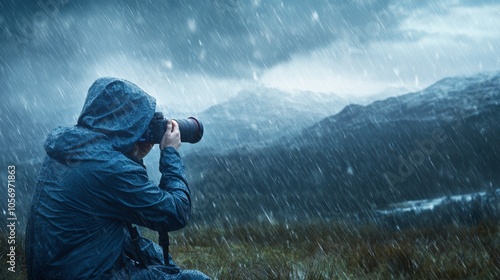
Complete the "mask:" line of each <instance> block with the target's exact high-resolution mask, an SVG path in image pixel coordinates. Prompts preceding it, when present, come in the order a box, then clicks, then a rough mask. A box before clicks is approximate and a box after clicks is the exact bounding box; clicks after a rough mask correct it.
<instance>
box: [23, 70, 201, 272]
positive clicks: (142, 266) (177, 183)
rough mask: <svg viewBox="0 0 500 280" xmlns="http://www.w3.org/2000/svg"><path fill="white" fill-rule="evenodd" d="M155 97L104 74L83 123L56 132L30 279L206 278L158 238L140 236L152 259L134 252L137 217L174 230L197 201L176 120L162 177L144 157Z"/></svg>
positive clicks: (38, 208)
mask: <svg viewBox="0 0 500 280" xmlns="http://www.w3.org/2000/svg"><path fill="white" fill-rule="evenodd" d="M155 107H156V100H155V99H154V98H153V97H151V96H149V95H148V94H147V93H145V92H144V91H143V90H141V89H140V88H139V87H137V86H136V85H134V84H133V83H130V82H128V81H125V80H120V79H115V78H101V79H98V80H97V81H95V82H94V84H93V85H92V86H91V87H90V89H89V91H88V95H87V97H86V100H85V104H84V106H83V110H82V112H81V115H80V117H79V118H78V122H77V125H76V126H73V127H66V128H63V127H58V128H56V129H55V130H53V131H52V132H51V133H50V134H49V136H48V138H47V140H46V142H45V144H44V148H45V151H46V152H47V155H46V157H45V159H44V162H43V165H42V167H41V170H40V173H39V176H38V179H37V184H36V187H35V191H34V195H33V199H32V205H31V210H30V214H29V218H28V224H27V228H26V245H25V246H26V258H27V269H28V278H29V279H123V278H126V279H209V278H208V277H207V276H206V275H204V274H203V273H201V272H199V271H188V270H181V269H179V267H178V266H177V265H176V264H175V263H174V262H173V261H171V259H170V261H169V262H168V263H167V264H165V263H163V255H162V251H161V249H160V248H159V246H158V245H157V244H156V243H153V242H151V241H149V240H147V239H145V238H143V237H141V238H142V239H141V241H142V244H141V249H142V251H143V253H144V254H145V255H146V256H148V257H147V258H146V259H154V260H155V261H149V262H148V263H139V260H137V257H134V256H137V254H139V253H138V250H135V251H134V246H133V245H132V241H131V234H130V232H129V229H130V225H131V224H135V225H140V226H144V227H148V228H150V229H153V230H155V231H164V232H169V231H174V230H178V229H181V228H183V227H185V226H186V224H187V222H188V220H189V213H190V209H191V201H190V191H189V188H188V185H187V182H186V177H185V173H184V166H183V164H182V161H181V158H180V156H179V154H178V152H177V148H179V146H180V132H179V129H178V127H177V124H176V123H175V122H174V121H169V123H168V128H167V132H166V133H165V135H164V136H163V139H162V141H161V143H160V149H161V156H160V172H161V174H162V175H161V180H160V184H159V185H154V184H153V183H152V182H151V181H150V180H149V178H148V175H147V173H146V169H145V167H144V165H143V163H142V158H143V157H144V156H145V155H146V154H147V153H148V152H149V151H150V150H151V148H152V144H145V143H143V142H138V140H139V139H140V137H141V136H142V134H143V132H145V130H146V128H147V127H148V125H149V123H150V121H151V119H152V118H153V114H154V112H155ZM169 257H170V256H169Z"/></svg>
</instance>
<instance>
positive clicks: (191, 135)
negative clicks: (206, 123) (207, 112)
mask: <svg viewBox="0 0 500 280" xmlns="http://www.w3.org/2000/svg"><path fill="white" fill-rule="evenodd" d="M175 121H176V122H177V123H178V124H179V130H180V132H181V142H187V143H198V142H199V141H200V140H201V137H203V125H202V124H201V122H200V121H198V120H197V119H196V118H194V117H189V118H187V119H176V120H175Z"/></svg>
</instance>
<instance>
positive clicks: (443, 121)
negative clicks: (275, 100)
mask: <svg viewBox="0 0 500 280" xmlns="http://www.w3.org/2000/svg"><path fill="white" fill-rule="evenodd" d="M451 81H452V82H451ZM499 113H500V73H489V74H480V75H477V76H474V77H456V78H449V79H445V80H442V81H440V82H437V83H436V84H434V85H432V86H431V87H429V88H427V89H425V90H423V91H421V92H415V93H409V94H406V95H402V96H399V97H392V98H388V99H386V100H383V101H376V102H374V103H372V104H370V105H367V106H361V105H349V106H347V107H346V108H344V109H343V110H342V111H341V112H340V113H338V114H336V115H333V116H330V117H328V118H325V119H323V120H322V121H320V122H318V123H317V124H315V125H312V126H310V127H308V128H305V129H303V130H302V131H300V132H299V133H297V134H295V136H287V137H283V138H281V139H279V140H276V141H274V142H273V143H272V145H269V146H267V147H264V148H260V149H251V148H248V149H238V150H233V151H232V152H230V153H227V154H222V155H221V154H219V155H215V154H198V155H196V156H191V157H189V156H188V157H187V158H186V165H187V166H189V168H190V174H191V181H192V182H193V183H192V185H193V186H195V187H194V188H195V189H196V192H198V195H197V196H195V201H196V202H195V207H197V209H198V210H200V211H199V212H198V214H202V213H203V214H204V215H206V214H209V215H213V216H214V217H217V218H219V219H222V220H223V219H236V220H237V219H241V218H242V217H246V218H252V219H274V218H280V219H292V220H293V219H300V217H311V216H315V217H332V216H335V215H337V214H339V213H341V212H345V211H349V212H350V211H359V210H364V209H365V210H366V209H377V208H380V207H384V206H386V205H388V204H391V203H395V202H399V201H404V200H409V199H424V198H427V197H429V196H437V195H451V194H459V193H464V192H469V191H478V190H482V189H483V188H484V186H486V185H488V186H489V185H493V186H498V185H500V174H499V173H498V170H499V168H500V142H499V141H498V139H499V135H500V122H499V121H500V114H499ZM196 192H195V193H196ZM196 205H198V206H196Z"/></svg>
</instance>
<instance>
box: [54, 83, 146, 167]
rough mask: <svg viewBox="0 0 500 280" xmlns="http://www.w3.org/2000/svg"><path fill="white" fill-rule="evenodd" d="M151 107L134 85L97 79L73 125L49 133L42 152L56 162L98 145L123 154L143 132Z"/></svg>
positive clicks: (144, 93) (144, 94)
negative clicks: (90, 146)
mask: <svg viewBox="0 0 500 280" xmlns="http://www.w3.org/2000/svg"><path fill="white" fill-rule="evenodd" d="M155 108H156V100H155V99H154V98H153V97H151V96H150V95H148V94H147V93H146V92H144V91H143V90H142V89H140V88H139V87H138V86H136V85H135V84H133V83H131V82H129V81H126V80H122V79H117V78H100V79H98V80H96V81H95V82H94V84H92V86H91V87H90V88H89V91H88V94H87V98H86V99H85V103H84V105H83V109H82V112H81V114H80V117H79V118H78V122H77V125H76V126H75V127H70V128H62V127H58V128H56V129H55V130H53V131H52V132H51V133H50V134H49V136H48V138H47V141H46V142H45V150H46V151H47V154H48V155H50V156H52V157H54V158H56V159H60V158H61V156H62V157H64V158H66V159H67V158H68V156H67V154H68V153H71V152H74V151H75V149H76V150H83V149H85V147H87V148H89V147H88V145H87V144H98V143H99V145H107V146H108V145H111V146H112V148H113V149H114V150H117V151H120V152H122V153H126V152H128V151H129V150H130V149H132V147H133V145H134V143H135V142H137V141H138V140H139V138H140V137H141V136H142V134H143V133H144V131H146V128H147V127H148V125H149V122H150V121H151V119H152V118H153V115H154V112H155Z"/></svg>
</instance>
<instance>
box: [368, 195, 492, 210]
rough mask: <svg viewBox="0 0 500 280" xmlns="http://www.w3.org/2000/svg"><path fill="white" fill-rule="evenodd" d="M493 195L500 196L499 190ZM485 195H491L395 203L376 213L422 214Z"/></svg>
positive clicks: (483, 197)
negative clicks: (446, 203) (448, 204)
mask: <svg viewBox="0 0 500 280" xmlns="http://www.w3.org/2000/svg"><path fill="white" fill-rule="evenodd" d="M495 193H496V195H497V196H500V189H496V190H495ZM487 195H491V193H487V192H475V193H468V194H461V195H454V196H442V197H438V198H432V199H423V200H409V201H404V202H400V203H395V204H392V205H391V206H390V208H389V209H384V210H377V211H376V212H377V213H380V214H385V215H390V214H396V213H402V212H410V211H413V212H422V211H430V210H434V208H435V207H437V206H440V205H442V204H443V203H444V202H471V201H472V200H473V199H475V198H477V197H479V198H481V199H485V198H486V196H487Z"/></svg>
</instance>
